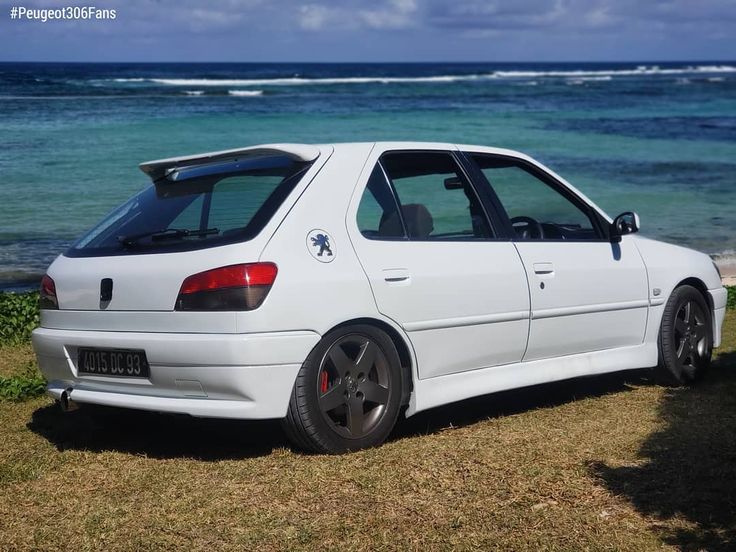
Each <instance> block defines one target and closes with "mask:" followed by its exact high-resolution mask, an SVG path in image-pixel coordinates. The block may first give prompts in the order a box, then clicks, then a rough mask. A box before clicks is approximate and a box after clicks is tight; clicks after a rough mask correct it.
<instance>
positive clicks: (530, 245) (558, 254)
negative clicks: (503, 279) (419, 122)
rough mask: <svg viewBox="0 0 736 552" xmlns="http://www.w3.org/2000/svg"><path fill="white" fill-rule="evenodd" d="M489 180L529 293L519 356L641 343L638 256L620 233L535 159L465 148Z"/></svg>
mask: <svg viewBox="0 0 736 552" xmlns="http://www.w3.org/2000/svg"><path fill="white" fill-rule="evenodd" d="M468 156H469V157H470V158H471V159H472V160H473V161H474V162H475V163H476V165H477V167H478V168H479V169H480V172H481V173H482V174H483V176H484V177H485V180H486V181H487V182H488V183H489V184H490V186H491V187H492V190H493V192H494V193H495V197H496V198H497V201H498V202H500V207H499V211H501V215H502V216H504V218H505V219H506V221H507V228H508V231H509V232H510V233H511V234H512V235H513V236H514V243H515V246H516V249H517V250H518V252H519V255H520V256H521V259H522V261H523V263H524V267H525V270H526V274H527V277H528V279H529V289H530V296H531V322H530V330H529V343H528V346H527V351H526V354H525V355H524V360H534V359H541V358H549V357H556V356H561V355H571V354H577V353H585V352H590V351H599V350H605V349H612V348H618V347H627V346H634V345H640V344H641V343H642V342H643V340H644V333H645V328H646V321H647V315H648V305H649V302H648V291H647V290H648V282H647V274H646V269H645V266H644V262H643V260H642V258H641V255H640V254H639V251H638V250H637V248H636V246H635V245H634V244H633V242H632V241H631V240H630V239H629V238H628V237H626V236H624V237H623V239H621V240H620V241H618V242H612V241H611V240H610V239H609V238H608V232H607V221H605V219H604V218H603V217H602V216H601V215H600V214H598V213H597V211H596V210H595V209H594V208H593V207H592V206H591V205H589V204H588V203H587V202H585V201H584V200H583V199H582V198H580V197H579V196H578V195H577V194H576V193H575V191H574V190H572V189H570V188H569V187H567V186H566V185H564V184H563V183H561V182H560V181H558V180H557V179H556V178H555V177H554V176H553V175H551V174H549V173H547V172H546V171H545V170H543V169H542V168H541V167H539V166H537V165H536V164H533V163H530V162H528V161H526V160H522V159H519V158H515V157H511V156H505V155H490V154H478V153H471V154H469V155H468Z"/></svg>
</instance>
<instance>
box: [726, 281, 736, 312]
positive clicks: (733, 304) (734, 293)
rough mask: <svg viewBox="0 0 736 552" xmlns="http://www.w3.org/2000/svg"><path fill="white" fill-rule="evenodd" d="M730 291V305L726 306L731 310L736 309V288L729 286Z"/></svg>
mask: <svg viewBox="0 0 736 552" xmlns="http://www.w3.org/2000/svg"><path fill="white" fill-rule="evenodd" d="M726 289H728V303H726V305H727V306H728V308H729V309H736V286H729V287H727V288H726Z"/></svg>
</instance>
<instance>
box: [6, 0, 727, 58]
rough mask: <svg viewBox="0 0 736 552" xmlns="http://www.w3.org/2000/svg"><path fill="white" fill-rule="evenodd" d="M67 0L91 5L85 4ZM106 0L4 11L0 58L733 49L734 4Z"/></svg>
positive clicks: (702, 52)
mask: <svg viewBox="0 0 736 552" xmlns="http://www.w3.org/2000/svg"><path fill="white" fill-rule="evenodd" d="M65 4H66V5H80V6H81V5H89V0H65ZM104 4H105V7H106V8H114V9H116V11H117V14H118V16H117V18H116V20H115V21H105V22H84V21H76V22H70V21H67V22H63V21H57V22H54V23H47V24H38V23H35V22H10V20H9V18H8V17H7V10H6V17H3V18H0V58H4V59H13V58H15V59H29V58H31V59H33V58H35V59H38V58H40V59H57V58H58V56H59V52H70V53H69V54H66V53H65V54H64V55H65V56H67V57H75V58H76V57H78V58H80V59H84V58H85V55H88V56H93V57H88V58H87V59H98V58H105V59H127V58H129V57H130V56H131V55H135V56H136V58H138V59H141V58H142V59H181V60H182V61H185V60H191V59H287V60H297V59H315V60H330V59H335V60H337V59H340V60H346V59H351V58H352V59H402V58H403V59H427V60H437V59H481V58H482V59H503V58H504V57H506V58H507V59H509V58H510V59H514V58H516V59H518V58H521V57H523V58H525V59H528V58H534V59H550V57H554V56H557V57H558V59H559V58H560V56H561V57H564V58H567V59H570V58H572V59H583V58H587V57H589V56H595V57H598V58H599V59H600V58H601V57H602V58H603V59H614V58H620V57H621V55H622V52H629V53H628V54H627V57H629V58H631V57H638V58H639V59H646V58H654V57H658V58H660V59H662V58H669V59H672V58H673V57H675V56H679V57H680V58H683V56H684V57H689V58H690V59H694V58H696V57H701V58H702V57H704V56H708V57H712V58H720V59H725V58H728V57H733V56H735V55H736V38H735V35H734V32H733V29H734V28H736V1H734V0H698V1H697V2H695V1H693V0H339V1H338V0H219V1H218V2H211V3H207V2H205V1H204V0H105V2H104ZM6 5H7V6H8V9H9V6H10V5H11V3H10V0H0V7H2V9H3V10H4V9H5V8H4V7H3V6H6ZM24 5H25V6H27V7H38V8H44V7H48V0H25V1H24ZM102 36H104V37H105V38H106V39H107V38H109V39H110V41H111V42H110V43H112V42H113V41H114V42H115V44H116V46H115V48H116V49H115V50H113V49H112V47H110V48H106V44H107V43H102V41H101V40H100V37H102ZM21 44H23V48H22V49H19V48H18V46H19V45H21ZM122 44H124V45H125V47H123V46H120V45H122ZM144 45H145V49H144ZM136 46H138V48H137V49H136V48H135V47H136ZM128 47H129V48H128ZM637 48H644V50H637ZM144 51H145V53H144V54H142V53H141V52H144ZM72 52H73V54H72ZM133 52H135V53H134V54H133ZM592 52H600V53H596V54H592ZM690 52H692V53H690ZM15 56H18V57H15ZM31 56H32V57H31ZM98 56H99V57H98ZM485 56H489V57H485Z"/></svg>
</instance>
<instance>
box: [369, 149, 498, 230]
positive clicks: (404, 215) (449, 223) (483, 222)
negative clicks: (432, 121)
mask: <svg viewBox="0 0 736 552" xmlns="http://www.w3.org/2000/svg"><path fill="white" fill-rule="evenodd" d="M380 163H381V165H382V167H383V169H384V171H385V173H386V176H387V177H388V179H389V181H390V184H391V186H392V187H393V189H394V190H395V194H396V197H397V199H398V202H399V204H400V207H401V219H402V223H403V228H404V231H405V232H406V234H407V235H408V237H409V239H411V240H422V241H439V240H445V241H447V240H450V241H453V240H454V241H466V240H486V239H491V238H493V237H494V235H493V231H492V229H491V226H490V224H489V222H488V219H487V218H486V215H485V212H484V210H483V206H482V204H481V202H480V200H479V198H478V196H477V194H476V192H475V190H474V188H473V186H472V185H471V183H470V182H469V181H468V179H467V178H466V177H465V174H464V173H463V171H462V170H461V168H460V167H459V166H458V164H457V162H456V161H455V158H454V157H453V156H452V154H450V153H449V152H440V151H431V152H422V151H420V152H390V153H386V154H384V155H383V156H381V159H380Z"/></svg>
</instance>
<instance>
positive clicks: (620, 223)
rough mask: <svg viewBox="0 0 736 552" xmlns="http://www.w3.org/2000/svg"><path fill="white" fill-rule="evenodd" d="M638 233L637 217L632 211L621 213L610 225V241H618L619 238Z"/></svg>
mask: <svg viewBox="0 0 736 552" xmlns="http://www.w3.org/2000/svg"><path fill="white" fill-rule="evenodd" d="M638 231H639V215H637V214H636V213H634V212H632V211H626V212H624V213H621V214H620V215H619V216H617V217H616V218H615V219H613V222H612V223H611V232H610V234H611V240H612V241H619V240H621V236H625V235H626V234H633V233H634V232H638Z"/></svg>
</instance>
